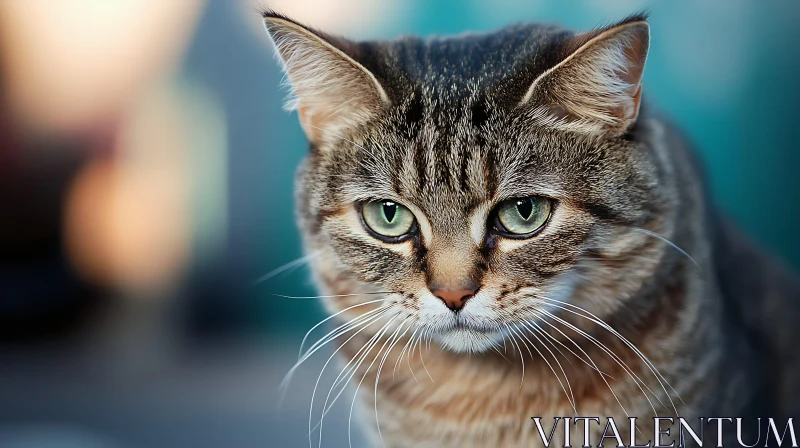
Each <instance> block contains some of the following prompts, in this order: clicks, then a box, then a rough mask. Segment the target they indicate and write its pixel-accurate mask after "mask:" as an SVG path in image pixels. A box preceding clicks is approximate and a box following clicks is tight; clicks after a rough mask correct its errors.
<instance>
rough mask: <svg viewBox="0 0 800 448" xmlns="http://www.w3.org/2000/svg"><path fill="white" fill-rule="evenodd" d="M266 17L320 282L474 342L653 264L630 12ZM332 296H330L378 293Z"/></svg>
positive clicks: (648, 169) (619, 291)
mask: <svg viewBox="0 0 800 448" xmlns="http://www.w3.org/2000/svg"><path fill="white" fill-rule="evenodd" d="M265 22H266V26H267V29H268V31H269V33H270V35H271V37H272V39H273V41H274V42H275V44H276V48H277V50H278V55H279V56H280V59H281V61H282V63H283V67H284V69H285V72H286V75H287V78H288V83H289V85H290V86H291V90H292V94H293V95H292V99H291V101H290V103H289V108H291V109H293V110H296V111H297V112H298V115H299V118H300V122H301V126H302V127H303V129H304V131H305V133H306V135H307V136H308V138H309V140H310V142H311V149H310V154H309V156H308V158H307V160H306V162H305V164H304V166H303V167H302V168H301V170H300V172H299V174H298V183H297V188H298V202H299V203H298V216H299V220H300V225H301V228H302V231H303V233H304V240H305V243H306V246H307V250H308V251H309V252H311V253H312V265H313V266H314V269H315V274H316V275H317V278H318V279H319V280H320V282H321V284H322V286H323V289H324V290H325V291H326V292H327V293H329V294H352V293H361V292H368V291H374V292H379V293H380V294H381V295H380V296H377V297H385V301H384V302H381V303H380V305H382V306H384V307H385V308H384V309H386V310H389V311H388V312H387V313H386V316H387V317H388V316H392V317H396V319H397V320H396V322H403V323H404V324H405V325H408V326H409V327H410V328H411V327H413V328H415V329H418V330H419V331H420V332H421V333H425V334H426V335H429V336H430V337H432V338H433V339H435V340H437V341H439V342H440V343H441V344H442V345H444V346H445V347H447V348H450V349H452V350H454V351H483V350H486V349H488V348H490V347H491V345H492V344H496V343H498V342H499V341H500V340H502V338H503V337H504V336H505V335H507V334H508V333H509V332H513V331H514V329H515V328H516V326H519V325H524V322H528V321H532V320H536V319H537V318H543V317H546V316H547V315H546V314H544V313H548V312H557V310H559V309H560V308H558V303H565V302H576V304H577V305H579V306H581V307H583V308H586V309H592V310H594V311H596V312H598V313H602V312H607V311H608V310H612V309H614V308H615V307H617V306H619V304H620V303H621V302H622V301H624V299H625V297H626V296H627V295H628V294H630V292H631V291H634V290H636V289H637V288H638V287H639V286H640V285H641V282H642V281H644V278H646V277H647V275H649V273H650V271H651V270H652V269H654V265H655V261H652V260H654V259H656V258H658V256H659V254H660V252H658V250H659V249H660V246H658V247H656V246H655V245H654V244H653V240H652V239H648V238H647V236H646V235H644V234H642V233H641V232H637V231H635V229H636V228H639V227H649V228H651V229H653V230H663V229H661V228H660V227H659V225H658V223H659V222H660V220H662V218H663V215H664V213H666V212H667V211H666V210H667V209H668V208H669V201H668V198H664V197H661V196H660V193H659V189H657V188H656V186H657V185H658V179H657V176H658V173H657V170H656V169H655V168H654V167H655V164H654V163H653V161H652V157H654V156H653V155H652V153H651V152H650V151H648V150H647V148H646V146H647V145H646V142H643V141H644V140H645V138H644V137H642V136H641V135H642V133H645V132H646V131H643V130H642V129H641V128H642V126H641V124H640V123H638V122H639V121H641V120H640V118H639V117H638V115H639V106H640V99H641V77H642V72H643V69H644V65H645V58H646V55H647V51H648V45H649V25H648V23H647V22H646V20H645V18H644V17H643V16H633V17H630V18H627V19H625V20H624V21H622V22H620V23H618V24H615V25H613V26H609V27H606V28H603V29H597V30H594V31H591V32H588V33H583V34H574V33H571V32H569V31H565V30H562V29H559V28H556V27H552V26H543V25H522V26H514V27H509V28H506V29H503V30H500V31H498V32H494V33H491V34H484V35H472V34H467V35H463V36H458V37H452V38H441V39H432V40H420V39H416V38H404V39H400V40H395V41H385V42H362V43H355V42H351V41H349V40H345V39H342V38H339V37H334V36H330V35H328V34H325V33H322V32H320V31H317V30H314V29H312V28H309V27H306V26H303V25H301V24H298V23H297V22H295V21H293V20H291V19H288V18H286V17H283V16H281V15H278V14H274V13H272V12H268V13H265ZM648 260H651V261H648ZM607 261H613V262H614V263H611V264H609V263H607ZM346 297H347V300H344V299H341V300H339V299H330V300H329V301H328V306H329V307H330V309H331V310H333V311H338V310H343V309H344V308H345V307H347V306H352V305H355V304H357V303H358V302H359V301H360V302H362V303H366V302H368V301H369V302H374V301H375V299H376V296H375V295H363V296H357V299H356V301H355V302H354V301H353V299H352V296H346ZM590 301H591V303H588V302H590ZM355 310H356V311H358V308H357V307H356V308H355Z"/></svg>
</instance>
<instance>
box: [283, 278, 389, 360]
mask: <svg viewBox="0 0 800 448" xmlns="http://www.w3.org/2000/svg"><path fill="white" fill-rule="evenodd" d="M375 294H378V293H375ZM342 295H345V296H350V295H358V294H342ZM328 297H336V296H328ZM384 300H386V299H378V300H370V301H367V302H363V303H359V304H356V305H353V306H349V307H347V308H345V309H343V310H341V311H337V312H336V313H334V314H332V315H330V316H328V317H326V318H325V319H322V320H321V321H319V323H317V324H316V325H314V326H313V327H311V329H310V330H308V331H307V332H306V335H305V336H303V340H302V341H301V342H300V352H299V353H298V355H297V356H298V358H299V357H300V356H302V353H303V346H304V345H305V343H306V340H307V339H308V337H309V336H310V335H311V332H312V331H314V330H316V329H317V328H318V327H319V326H320V325H322V324H324V323H325V322H327V321H329V320H331V319H333V318H334V317H336V316H338V315H340V314H342V313H344V312H347V311H350V310H352V309H353V308H358V307H361V306H364V305H371V304H373V303H378V302H383V301H384ZM339 328H341V327H339Z"/></svg>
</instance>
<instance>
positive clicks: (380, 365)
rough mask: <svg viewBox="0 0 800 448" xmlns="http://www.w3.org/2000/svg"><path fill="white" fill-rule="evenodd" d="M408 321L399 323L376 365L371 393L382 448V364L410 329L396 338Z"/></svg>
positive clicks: (408, 318) (407, 319)
mask: <svg viewBox="0 0 800 448" xmlns="http://www.w3.org/2000/svg"><path fill="white" fill-rule="evenodd" d="M410 319H411V317H407V318H406V319H405V320H404V321H402V322H400V325H399V326H398V327H397V330H395V331H394V333H392V336H391V337H392V339H393V341H392V343H391V344H390V345H389V348H387V349H386V351H385V352H384V353H383V357H382V358H381V362H380V364H378V371H377V372H376V374H375V390H374V391H373V393H372V395H373V398H374V402H375V426H376V427H377V429H378V437H379V438H380V439H381V445H384V446H385V445H386V444H385V443H384V442H383V434H381V422H380V419H379V418H378V383H379V382H380V380H381V371H382V370H383V364H384V363H385V362H386V358H387V357H388V356H389V353H391V351H392V349H393V348H394V346H395V345H397V342H398V341H399V340H400V339H402V338H403V336H405V335H406V333H408V330H409V329H410V328H411V327H410V326H409V327H408V328H406V329H405V330H404V331H403V334H401V335H400V336H397V334H398V333H399V332H400V329H401V328H403V325H405V323H406V322H408V321H409V320H410Z"/></svg>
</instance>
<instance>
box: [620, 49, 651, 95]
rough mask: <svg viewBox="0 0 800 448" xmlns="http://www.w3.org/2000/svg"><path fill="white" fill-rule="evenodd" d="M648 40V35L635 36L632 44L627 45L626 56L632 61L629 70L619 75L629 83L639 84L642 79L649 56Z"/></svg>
mask: <svg viewBox="0 0 800 448" xmlns="http://www.w3.org/2000/svg"><path fill="white" fill-rule="evenodd" d="M647 42H648V39H647V36H635V38H633V39H631V42H630V45H628V46H626V47H625V50H624V53H625V57H626V59H628V61H630V62H629V64H628V70H627V71H624V72H622V73H617V75H618V76H619V77H620V79H622V80H623V81H625V82H626V83H628V84H632V85H634V86H637V85H639V82H640V81H641V79H642V72H643V71H644V62H645V59H646V58H647ZM632 93H633V92H632Z"/></svg>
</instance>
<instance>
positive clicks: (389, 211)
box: [383, 202, 397, 223]
mask: <svg viewBox="0 0 800 448" xmlns="http://www.w3.org/2000/svg"><path fill="white" fill-rule="evenodd" d="M396 213H397V204H395V203H394V202H384V203H383V214H384V216H386V222H389V223H390V222H392V220H394V215H395V214H396Z"/></svg>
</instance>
